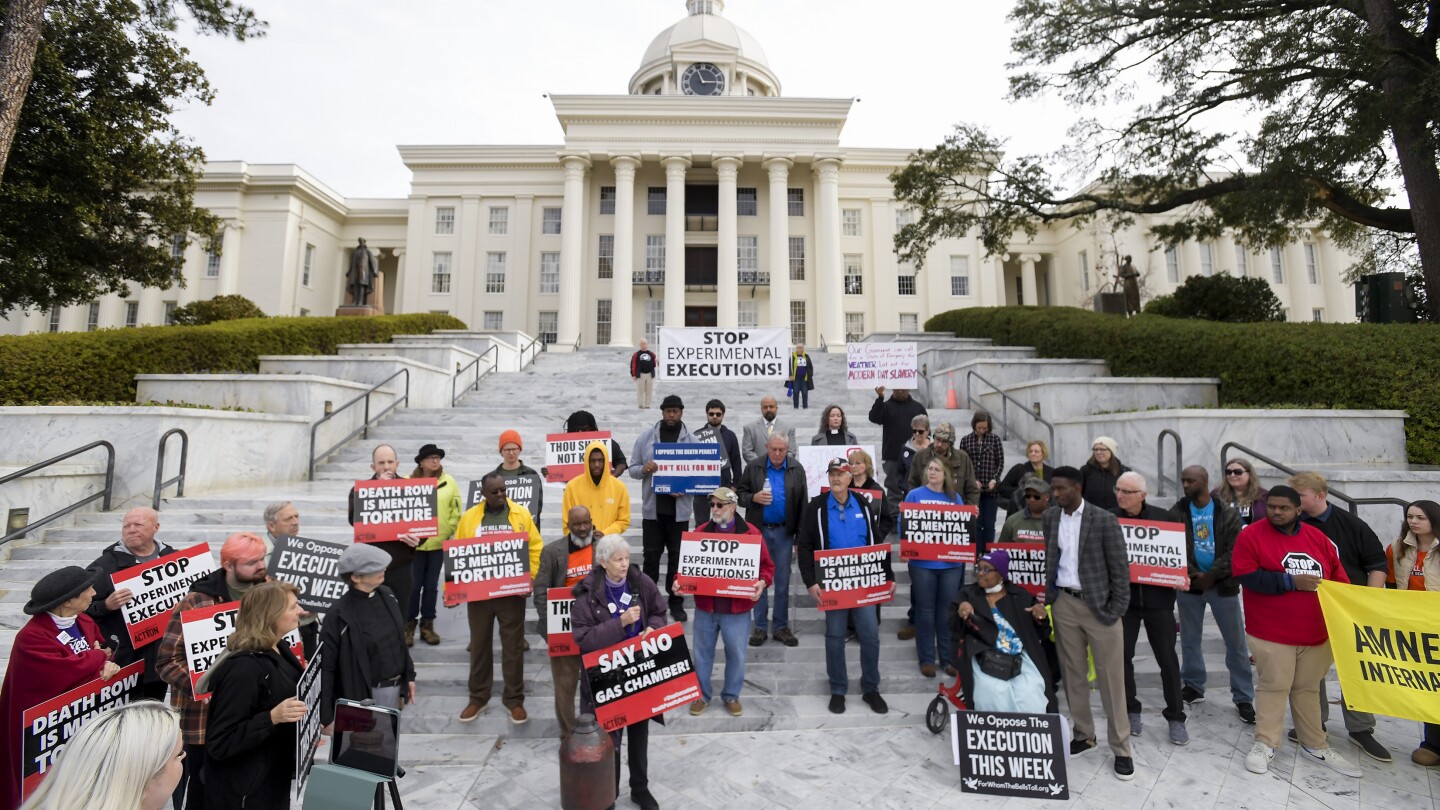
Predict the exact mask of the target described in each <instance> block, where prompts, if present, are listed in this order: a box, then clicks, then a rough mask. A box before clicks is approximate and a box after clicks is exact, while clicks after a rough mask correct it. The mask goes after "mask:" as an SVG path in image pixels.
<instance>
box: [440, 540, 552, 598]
mask: <svg viewBox="0 0 1440 810" xmlns="http://www.w3.org/2000/svg"><path fill="white" fill-rule="evenodd" d="M443 551H444V552H445V604H447V605H458V604H461V603H463V602H481V601H484V600H486V599H499V598H500V597H502V596H524V595H525V594H528V593H530V590H531V587H532V586H531V582H530V538H529V537H528V536H527V535H525V534H523V533H521V532H486V533H484V534H482V535H480V536H479V537H466V538H459V539H455V540H446V541H445V543H444V546H443Z"/></svg>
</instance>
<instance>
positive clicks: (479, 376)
mask: <svg viewBox="0 0 1440 810" xmlns="http://www.w3.org/2000/svg"><path fill="white" fill-rule="evenodd" d="M492 355H493V356H492ZM486 357H490V368H487V369H485V370H484V371H481V370H480V361H481V360H484V359H485V358H486ZM499 367H500V350H499V349H497V348H496V347H495V344H493V343H492V344H490V348H488V349H486V350H485V351H483V352H481V353H480V356H479V357H476V358H475V359H474V360H471V361H470V362H469V363H466V364H465V366H464V367H463V368H459V369H456V370H455V376H454V377H451V378H450V406H451V407H452V408H453V407H454V406H455V403H457V402H459V401H460V398H461V397H463V396H465V395H466V394H468V393H470V392H471V391H475V390H477V389H479V388H480V381H481V380H483V379H485V378H486V377H487V376H489V375H490V374H491V373H492V372H494V371H496V370H497V369H499ZM472 368H473V369H475V380H474V381H473V382H471V383H470V384H469V385H466V386H465V388H464V389H463V390H460V391H457V390H456V389H455V386H456V385H459V384H460V378H461V377H463V376H465V372H467V371H469V370H470V369H472Z"/></svg>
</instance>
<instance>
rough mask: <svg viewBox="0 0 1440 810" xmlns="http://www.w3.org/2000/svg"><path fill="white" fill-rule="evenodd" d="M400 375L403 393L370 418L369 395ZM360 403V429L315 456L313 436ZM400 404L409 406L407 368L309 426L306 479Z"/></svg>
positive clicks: (313, 477)
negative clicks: (362, 405) (317, 464)
mask: <svg viewBox="0 0 1440 810" xmlns="http://www.w3.org/2000/svg"><path fill="white" fill-rule="evenodd" d="M492 348H493V347H492ZM401 374H404V375H405V393H404V394H403V395H402V396H401V397H400V398H399V399H397V400H395V401H394V402H391V403H390V404H389V405H386V406H385V410H383V411H381V412H380V413H377V414H375V415H374V416H371V415H370V395H371V394H373V393H375V392H376V391H378V390H380V388H381V387H382V386H384V385H386V384H387V383H389V382H390V381H391V380H393V379H395V378H396V377H399V376H400V375H401ZM361 402H364V403H365V421H364V422H362V423H361V424H360V427H358V428H355V429H354V430H352V431H350V432H349V433H347V434H345V437H344V438H343V439H341V440H340V441H338V442H336V443H335V444H333V445H331V446H330V447H329V449H327V450H326V451H325V452H323V453H321V454H319V455H318V456H317V455H316V454H315V436H316V434H317V433H319V431H320V426H321V425H323V424H325V423H326V422H329V421H330V420H331V419H334V418H335V417H337V416H339V415H340V414H341V413H343V412H344V411H345V410H346V409H348V408H351V407H354V406H355V405H357V404H359V403H361ZM402 404H403V405H409V404H410V369H408V368H402V369H400V370H399V371H397V372H395V373H394V374H391V375H390V376H389V377H386V378H385V379H383V380H381V381H380V382H378V383H376V384H375V385H374V386H372V387H371V388H370V390H368V391H366V392H365V393H363V394H361V395H360V396H358V397H355V398H354V399H352V400H350V401H349V402H347V403H345V404H344V405H341V406H340V407H338V408H336V409H335V410H333V411H331V412H330V413H327V414H325V415H324V416H322V417H321V418H320V421H318V422H316V423H315V424H313V425H311V426H310V462H309V465H308V466H309V470H308V472H307V477H308V478H309V479H310V480H311V481H314V480H315V462H317V461H319V460H320V459H322V458H325V457H326V456H328V455H330V454H331V453H333V452H335V451H336V450H339V449H340V446H341V445H343V444H345V443H346V442H348V441H350V440H351V439H353V438H355V436H356V435H357V434H361V435H363V437H364V438H369V437H370V425H371V424H373V423H374V422H377V421H379V420H380V419H381V418H383V417H384V416H385V415H386V414H388V413H390V412H391V411H393V410H395V409H396V408H398V407H400V406H401V405H402Z"/></svg>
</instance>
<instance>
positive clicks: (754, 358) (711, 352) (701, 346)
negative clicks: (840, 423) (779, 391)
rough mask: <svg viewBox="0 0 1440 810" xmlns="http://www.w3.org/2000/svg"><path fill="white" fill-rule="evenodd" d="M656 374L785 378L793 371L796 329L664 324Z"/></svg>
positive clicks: (696, 378) (695, 378)
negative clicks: (792, 342) (793, 332)
mask: <svg viewBox="0 0 1440 810" xmlns="http://www.w3.org/2000/svg"><path fill="white" fill-rule="evenodd" d="M658 337H659V340H658V343H659V345H658V346H656V347H655V354H656V361H655V378H656V379H657V380H666V381H670V382H717V381H720V380H735V381H741V380H743V381H750V380H776V381H781V380H784V379H786V378H787V377H789V376H790V357H789V353H790V330H789V329H786V328H784V327H768V326H767V327H755V328H753V329H705V328H698V329H697V328H691V329H681V328H676V327H664V326H662V327H660V331H659V335H658Z"/></svg>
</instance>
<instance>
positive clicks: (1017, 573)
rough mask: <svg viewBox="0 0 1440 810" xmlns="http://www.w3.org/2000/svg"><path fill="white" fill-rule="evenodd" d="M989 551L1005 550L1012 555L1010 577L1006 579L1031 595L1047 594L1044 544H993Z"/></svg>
mask: <svg viewBox="0 0 1440 810" xmlns="http://www.w3.org/2000/svg"><path fill="white" fill-rule="evenodd" d="M986 550H987V551H997V550H1004V551H1005V552H1006V553H1008V554H1009V555H1010V575H1009V576H1008V577H1006V579H1008V580H1010V581H1011V582H1013V583H1015V584H1016V585H1019V586H1020V587H1022V588H1024V589H1025V590H1026V591H1028V592H1029V593H1030V595H1031V596H1037V597H1038V596H1039V595H1040V594H1042V593H1045V544H1044V543H991V544H990V545H989V546H986Z"/></svg>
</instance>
